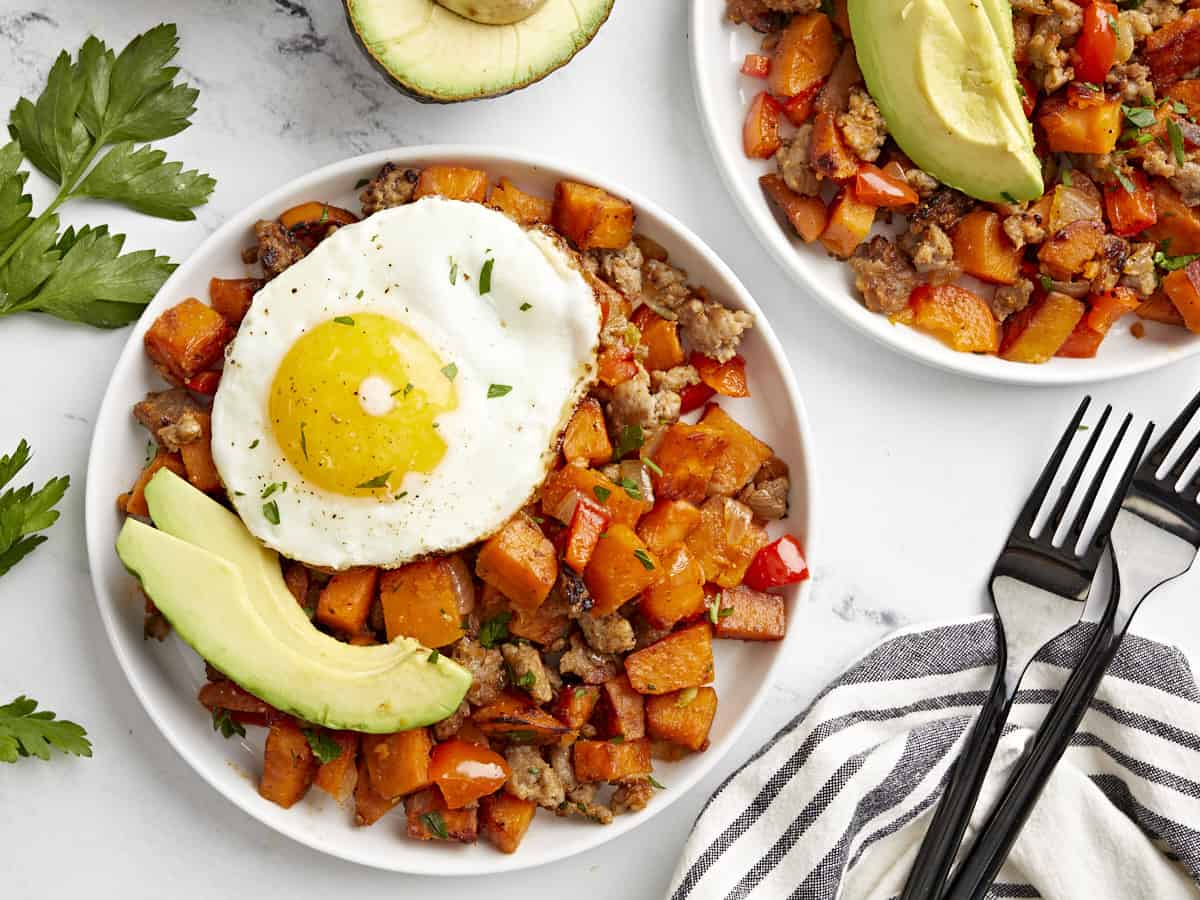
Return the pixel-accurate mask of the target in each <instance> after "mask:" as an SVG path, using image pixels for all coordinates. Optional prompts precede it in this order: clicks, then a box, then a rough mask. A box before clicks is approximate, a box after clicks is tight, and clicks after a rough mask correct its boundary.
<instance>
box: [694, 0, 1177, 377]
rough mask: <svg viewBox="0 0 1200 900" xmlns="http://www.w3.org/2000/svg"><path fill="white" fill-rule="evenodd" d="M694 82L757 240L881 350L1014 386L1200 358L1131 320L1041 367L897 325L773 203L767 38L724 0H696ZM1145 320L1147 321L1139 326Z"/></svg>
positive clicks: (716, 150)
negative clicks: (761, 131)
mask: <svg viewBox="0 0 1200 900" xmlns="http://www.w3.org/2000/svg"><path fill="white" fill-rule="evenodd" d="M691 3H692V8H691V22H690V30H691V54H692V78H693V80H694V82H695V92H696V102H697V104H698V105H699V107H700V117H701V119H703V121H704V131H705V134H706V135H707V136H708V143H709V146H710V147H711V148H712V152H713V156H714V158H715V159H716V163H717V168H718V169H720V171H721V177H722V178H723V179H724V180H725V184H726V187H728V189H729V191H730V193H732V194H733V197H734V199H735V201H736V202H737V205H738V206H739V207H740V208H741V211H742V214H743V215H744V216H745V217H746V221H747V222H749V223H750V227H751V228H752V229H753V230H754V232H755V233H756V234H757V235H758V239H759V240H760V241H762V243H763V244H765V245H766V247H767V248H768V249H769V250H770V251H771V253H772V254H773V255H774V256H775V258H776V259H777V260H778V261H779V264H780V265H781V266H783V268H784V269H785V270H786V271H787V273H788V274H789V275H791V277H792V278H793V279H795V280H796V281H797V282H798V283H799V284H800V285H802V286H803V287H804V288H806V289H807V291H808V292H809V293H810V294H811V295H813V296H815V297H816V298H817V299H818V300H820V301H821V302H822V303H824V304H825V305H826V306H828V307H829V308H830V309H832V310H833V311H834V312H835V313H837V314H838V315H839V316H841V317H842V318H843V319H845V320H846V321H847V322H849V323H850V324H851V325H853V326H854V327H855V328H858V329H859V330H861V331H863V332H865V333H867V334H868V335H870V336H871V337H873V338H874V339H875V340H877V341H879V342H880V343H881V344H886V345H887V346H888V347H891V348H892V349H894V350H899V351H900V352H901V353H904V354H906V355H908V356H911V357H912V358H913V359H916V360H919V361H921V362H923V363H926V364H928V365H931V366H936V367H938V368H941V369H946V370H948V371H951V372H958V373H959V374H962V375H970V376H972V377H975V378H983V379H986V380H989V381H1006V382H1010V383H1012V384H1028V385H1055V384H1076V383H1079V382H1089V381H1101V380H1104V379H1108V378H1121V377H1124V376H1126V375H1134V374H1137V373H1139V372H1146V371H1149V370H1151V369H1157V368H1159V367H1160V366H1165V365H1168V364H1169V363H1173V362H1176V361H1178V360H1181V359H1186V358H1188V357H1190V356H1194V355H1196V354H1197V353H1200V336H1197V335H1193V334H1191V333H1189V332H1188V331H1186V330H1184V329H1182V328H1172V327H1170V326H1167V325H1160V324H1158V323H1155V322H1146V323H1145V325H1146V336H1145V337H1144V338H1142V339H1141V340H1138V339H1137V338H1135V337H1134V336H1133V335H1132V334H1130V333H1129V326H1130V324H1131V323H1132V322H1133V321H1135V319H1134V318H1133V317H1132V316H1130V317H1128V318H1127V319H1125V320H1124V321H1123V322H1122V323H1121V324H1119V325H1117V326H1116V327H1115V328H1114V329H1113V331H1112V333H1111V334H1109V336H1108V337H1107V338H1106V339H1105V341H1104V343H1103V345H1101V347H1100V351H1099V353H1098V354H1097V355H1096V358H1095V359H1052V360H1050V361H1049V362H1048V363H1045V364H1043V365H1040V366H1031V365H1024V364H1021V363H1010V362H1005V361H1004V360H1002V359H999V358H998V357H995V356H981V355H976V354H973V353H957V352H955V351H953V350H951V349H950V348H948V347H946V346H945V345H944V344H942V343H941V342H940V341H938V340H937V339H936V338H933V337H930V336H929V335H925V334H922V333H921V332H919V331H917V330H915V329H913V328H909V327H908V326H906V325H893V324H891V323H890V322H889V321H888V320H887V317H885V316H881V315H879V314H878V313H873V312H870V311H869V310H868V309H867V308H866V307H864V306H863V305H862V303H861V302H860V301H859V299H858V293H857V291H855V290H854V285H853V282H852V279H851V273H850V267H849V266H847V265H846V264H845V263H844V262H842V261H841V260H837V259H833V258H831V257H829V256H828V255H826V253H825V251H824V249H823V248H822V247H821V245H820V244H813V245H806V244H805V243H804V242H803V241H801V240H800V238H799V237H796V235H795V233H794V232H793V231H792V229H791V228H790V227H789V226H788V225H787V224H786V222H785V221H784V220H783V219H782V218H780V217H778V216H777V215H776V213H775V211H774V210H773V209H772V208H771V207H770V206H769V205H768V203H767V200H766V197H765V196H764V195H763V192H762V190H761V189H760V188H759V186H758V177H759V176H760V175H762V174H764V173H766V172H769V171H774V168H775V163H774V161H773V160H756V159H747V158H746V155H745V153H743V152H742V123H743V121H744V120H745V118H746V108H747V107H748V106H749V103H750V100H751V99H752V98H753V97H754V95H755V94H757V93H758V92H759V91H761V90H762V89H763V82H762V80H761V79H758V78H750V77H747V76H745V75H742V74H741V73H740V72H739V69H740V68H741V65H742V60H743V59H744V58H745V56H746V54H747V53H755V52H761V41H762V35H760V34H757V33H756V32H755V31H754V30H753V29H751V28H750V27H749V26H748V25H733V24H731V23H730V22H729V21H727V20H726V18H725V0H691ZM1136 321H1141V320H1136Z"/></svg>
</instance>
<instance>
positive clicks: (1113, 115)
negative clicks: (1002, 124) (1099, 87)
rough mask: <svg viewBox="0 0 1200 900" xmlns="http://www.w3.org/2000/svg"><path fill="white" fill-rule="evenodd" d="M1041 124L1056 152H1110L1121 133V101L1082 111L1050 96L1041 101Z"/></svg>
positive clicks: (1049, 143)
mask: <svg viewBox="0 0 1200 900" xmlns="http://www.w3.org/2000/svg"><path fill="white" fill-rule="evenodd" d="M1038 124H1039V125H1041V126H1042V130H1043V131H1044V132H1045V135H1046V144H1047V147H1048V148H1049V149H1050V150H1052V151H1054V152H1056V153H1095V154H1100V153H1111V152H1112V150H1113V148H1114V147H1116V145H1117V138H1118V137H1119V136H1120V134H1121V99H1120V98H1119V97H1118V98H1116V99H1113V100H1106V101H1104V102H1102V103H1097V104H1094V105H1089V106H1085V107H1082V108H1081V107H1078V106H1072V105H1071V104H1070V103H1068V102H1067V101H1066V100H1065V99H1062V98H1060V97H1057V96H1056V97H1051V98H1050V99H1048V100H1044V101H1042V104H1041V107H1040V110H1039V112H1038Z"/></svg>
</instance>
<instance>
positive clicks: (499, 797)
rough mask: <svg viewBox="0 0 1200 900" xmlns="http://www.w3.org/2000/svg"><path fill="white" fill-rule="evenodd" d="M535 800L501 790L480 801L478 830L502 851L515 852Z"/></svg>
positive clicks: (526, 828)
mask: <svg viewBox="0 0 1200 900" xmlns="http://www.w3.org/2000/svg"><path fill="white" fill-rule="evenodd" d="M535 812H537V804H536V803H534V802H533V801H532V800H522V799H520V798H519V797H514V796H513V795H512V794H510V793H508V792H507V791H500V792H499V793H496V794H492V796H490V797H484V798H483V799H482V800H480V801H479V830H480V831H482V832H483V836H484V837H485V838H487V839H488V840H489V841H490V842H491V843H492V844H493V845H495V847H496V849H497V850H499V851H501V852H502V853H516V852H517V848H518V847H519V846H521V840H522V839H523V838H524V837H525V832H526V831H528V830H529V826H530V824H531V823H532V822H533V814H534V813H535Z"/></svg>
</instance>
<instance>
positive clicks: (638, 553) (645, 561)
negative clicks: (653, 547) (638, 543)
mask: <svg viewBox="0 0 1200 900" xmlns="http://www.w3.org/2000/svg"><path fill="white" fill-rule="evenodd" d="M633 555H634V557H635V558H636V559H637V561H638V562H640V563H641V564H642V568H643V569H645V570H646V571H648V572H649V571H653V569H654V560H652V559H651V558H650V554H649V553H647V552H646V551H645V550H643V549H642V548H641V547H638V548H637V549H636V550H634V551H633Z"/></svg>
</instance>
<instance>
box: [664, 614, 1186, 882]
mask: <svg viewBox="0 0 1200 900" xmlns="http://www.w3.org/2000/svg"><path fill="white" fill-rule="evenodd" d="M1092 628H1094V626H1092V625H1089V624H1081V625H1080V626H1078V627H1077V628H1075V629H1073V630H1072V631H1070V632H1068V633H1067V634H1066V635H1064V636H1063V637H1061V638H1059V639H1058V640H1057V641H1055V642H1054V643H1053V644H1051V645H1049V646H1048V647H1047V648H1045V649H1044V650H1043V652H1042V654H1041V655H1040V656H1039V657H1038V660H1037V661H1036V662H1035V663H1034V664H1033V666H1032V667H1031V668H1030V671H1029V672H1028V673H1027V674H1026V676H1025V679H1024V681H1023V682H1022V686H1021V690H1020V692H1019V694H1018V696H1017V700H1016V703H1015V706H1014V710H1013V714H1012V716H1011V717H1010V719H1009V723H1008V726H1007V729H1006V731H1005V735H1004V737H1003V739H1002V740H1001V743H1000V749H999V751H998V753H997V756H996V760H995V762H994V764H993V767H992V773H991V775H990V776H989V779H988V783H987V786H986V787H985V791H984V796H983V797H982V798H981V802H980V805H979V808H978V809H977V811H976V816H975V821H974V822H973V823H972V833H971V834H968V837H967V841H968V843H969V841H970V840H971V837H972V835H973V831H974V828H976V827H978V826H979V824H980V823H981V821H982V819H983V817H984V815H985V814H986V811H987V808H989V807H990V806H991V804H993V803H994V802H995V800H996V798H997V796H998V793H999V790H1000V789H1001V788H1002V787H1003V783H1004V781H1005V780H1006V779H1007V775H1008V772H1009V771H1010V770H1011V768H1012V765H1013V763H1014V762H1015V761H1016V759H1017V758H1018V756H1019V755H1020V753H1021V750H1022V748H1023V747H1024V746H1025V744H1026V742H1027V741H1028V739H1029V738H1030V737H1031V736H1032V733H1033V731H1032V729H1034V728H1036V726H1037V724H1038V722H1040V720H1041V718H1042V716H1043V715H1044V714H1045V712H1046V710H1047V708H1048V706H1049V704H1050V703H1052V702H1053V701H1054V699H1055V697H1056V696H1057V693H1058V690H1059V689H1060V688H1061V686H1062V684H1063V683H1064V682H1065V680H1066V676H1067V674H1068V669H1069V668H1070V667H1071V666H1072V665H1073V664H1074V662H1075V661H1076V659H1077V658H1078V657H1079V655H1080V654H1081V653H1082V650H1083V647H1084V646H1085V645H1086V643H1087V640H1088V637H1089V636H1090V635H1091V633H1092ZM994 658H995V630H994V627H993V621H992V619H991V618H990V617H988V616H983V617H977V618H974V619H969V620H966V621H961V622H955V623H952V624H946V625H939V626H935V627H928V626H925V627H922V628H921V629H906V630H903V631H900V632H897V633H896V634H893V635H892V636H891V637H889V638H887V639H886V640H885V641H884V642H883V643H881V644H879V645H878V646H876V647H875V648H874V649H873V650H871V651H869V652H868V653H867V654H866V655H865V656H863V657H862V658H861V659H860V660H859V661H858V662H857V663H855V664H854V665H853V666H852V667H851V668H850V669H849V670H848V671H846V672H845V673H844V674H843V675H842V676H841V677H840V678H839V679H838V680H837V681H835V682H834V683H833V684H831V685H829V687H827V688H826V689H825V690H824V691H823V692H822V693H821V694H820V695H819V696H818V697H817V699H816V700H815V701H814V702H813V703H812V705H811V706H810V707H809V708H808V709H807V710H806V711H805V712H803V713H802V714H801V715H800V716H798V717H797V718H796V719H794V720H792V722H790V723H789V724H788V725H787V726H786V727H785V728H784V729H783V730H782V731H780V732H779V734H777V735H776V736H775V737H774V738H773V739H772V740H771V741H770V743H768V744H767V745H766V746H765V747H763V748H762V749H761V750H759V751H758V753H756V754H755V755H754V756H753V757H752V758H751V759H750V761H749V762H747V763H746V764H745V765H744V766H743V767H742V768H741V769H740V770H739V771H737V772H736V773H734V774H733V775H732V776H731V777H730V778H729V779H728V780H727V781H726V782H725V783H724V784H722V785H721V787H720V788H718V789H717V792H716V793H715V794H714V795H713V797H712V798H711V799H710V800H709V801H708V804H707V805H706V806H705V808H704V810H703V811H702V812H701V814H700V816H699V818H698V819H697V821H696V826H695V828H694V830H693V832H692V835H691V838H690V839H689V840H688V844H687V847H686V849H685V851H684V854H683V858H682V860H681V862H680V864H679V867H678V869H677V871H676V873H675V878H674V880H673V883H672V886H671V889H670V893H669V894H668V896H669V897H670V898H671V900H742V898H752V900H768V898H769V900H776V898H795V900H834V898H841V900H890V898H894V897H896V896H898V895H899V893H900V891H901V889H902V888H903V885H904V881H905V879H906V877H907V875H908V870H909V868H910V867H911V865H912V861H913V859H914V857H915V856H916V852H917V847H918V845H919V843H920V840H921V838H922V836H923V835H924V832H925V829H926V827H927V825H928V821H929V818H930V816H931V810H932V808H933V806H934V804H935V803H936V802H937V799H938V796H939V795H940V793H941V790H942V788H943V786H944V783H945V779H946V776H947V770H948V768H949V765H950V763H951V762H952V761H953V759H954V756H955V754H956V753H957V748H958V745H959V743H960V742H961V739H962V738H963V736H964V733H965V731H966V729H967V727H968V726H969V724H970V722H971V719H972V717H973V715H974V714H975V712H976V710H977V709H978V707H979V705H980V703H981V702H982V701H983V698H984V696H985V694H986V692H987V688H988V685H989V684H990V682H991V676H992V661H993V660H994ZM1197 884H1200V689H1198V688H1197V685H1196V681H1195V679H1194V678H1193V676H1192V672H1191V669H1190V668H1189V666H1188V663H1187V660H1186V658H1185V657H1184V656H1183V654H1182V653H1180V652H1179V651H1178V650H1177V649H1175V648H1172V647H1167V646H1164V645H1162V644H1158V643H1155V642H1153V641H1150V640H1147V639H1145V638H1141V637H1137V636H1130V637H1129V638H1127V639H1126V641H1125V642H1124V644H1123V646H1122V647H1121V650H1120V653H1119V654H1118V656H1117V658H1116V659H1115V660H1114V662H1113V664H1112V667H1111V668H1110V669H1109V674H1108V677H1107V678H1105V680H1104V682H1103V685H1102V686H1101V688H1100V692H1099V694H1098V696H1097V698H1096V700H1095V701H1094V703H1093V705H1092V708H1091V709H1090V710H1089V711H1088V714H1087V716H1086V718H1085V719H1084V721H1083V724H1082V727H1081V728H1080V730H1079V733H1078V734H1076V736H1075V738H1074V741H1073V743H1072V746H1071V749H1070V750H1068V751H1067V754H1066V756H1065V757H1064V758H1063V761H1062V763H1060V764H1059V766H1058V768H1057V769H1056V770H1055V773H1054V776H1053V777H1052V778H1051V780H1050V783H1049V785H1048V786H1047V788H1046V791H1045V792H1044V793H1043V795H1042V798H1041V801H1040V802H1039V804H1038V806H1037V809H1036V810H1035V811H1034V813H1033V815H1032V816H1031V817H1030V819H1029V822H1028V824H1027V825H1026V827H1025V830H1024V831H1023V833H1022V835H1021V838H1020V840H1019V841H1018V843H1017V844H1016V846H1015V847H1014V849H1013V852H1012V855H1011V856H1010V857H1009V860H1008V862H1007V864H1006V865H1005V867H1004V868H1003V869H1002V870H1001V873H1000V877H999V879H998V880H997V883H996V885H995V887H994V889H993V892H992V894H990V895H989V896H990V897H995V898H1002V897H1005V898H1006V897H1044V898H1047V900H1108V898H1112V900H1139V898H1147V900H1149V898H1153V900H1175V898H1189V900H1195V898H1197V897H1200V890H1198V888H1197Z"/></svg>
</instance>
